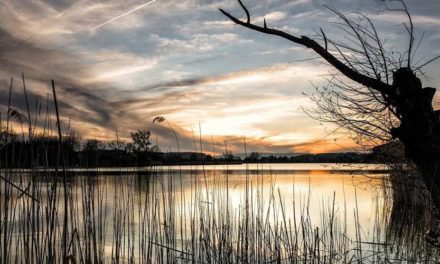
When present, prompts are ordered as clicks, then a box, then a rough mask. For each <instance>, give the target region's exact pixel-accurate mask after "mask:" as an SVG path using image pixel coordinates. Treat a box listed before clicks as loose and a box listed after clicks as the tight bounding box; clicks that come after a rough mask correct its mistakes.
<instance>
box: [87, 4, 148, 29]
mask: <svg viewBox="0 0 440 264" xmlns="http://www.w3.org/2000/svg"><path fill="white" fill-rule="evenodd" d="M156 1H157V0H151V1H150V2H148V3H145V4H142V5H140V6H137V7H135V8H133V9H131V10H130V11H127V12H125V13H124V14H121V15H119V16H117V17H114V18H112V19H110V20H109V21H106V22H104V23H102V24H99V25H97V26H94V27H92V28H91V29H90V30H94V29H98V28H100V27H102V26H104V25H106V24H108V23H111V22H113V21H115V20H117V19H120V18H121V17H124V16H126V15H129V14H131V13H133V12H134V11H136V10H138V9H141V8H143V7H146V6H149V5H151V4H152V3H154V2H156Z"/></svg>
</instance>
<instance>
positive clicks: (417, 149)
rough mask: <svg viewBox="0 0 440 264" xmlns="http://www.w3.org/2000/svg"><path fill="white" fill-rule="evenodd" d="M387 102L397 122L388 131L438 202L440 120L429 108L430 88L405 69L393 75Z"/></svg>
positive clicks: (439, 185) (431, 90)
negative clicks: (395, 126)
mask: <svg viewBox="0 0 440 264" xmlns="http://www.w3.org/2000/svg"><path fill="white" fill-rule="evenodd" d="M393 80H394V81H393V87H394V89H393V93H392V94H390V96H389V97H388V103H389V104H391V105H392V106H394V107H395V108H396V113H397V114H398V115H400V117H401V124H400V126H399V127H398V128H394V129H392V131H391V134H392V136H393V137H396V138H398V139H399V140H400V141H401V142H402V143H403V145H404V146H405V154H406V156H407V158H408V159H409V160H410V161H413V162H414V164H415V165H416V166H417V168H418V169H419V170H420V173H421V174H422V177H423V180H424V182H425V184H426V187H427V189H428V190H429V191H430V193H431V196H432V199H433V201H434V203H435V205H436V206H439V205H440V119H439V115H438V113H439V112H438V111H434V109H433V107H432V98H433V96H434V93H435V89H434V88H422V83H421V81H420V79H419V78H417V77H416V76H415V74H414V73H413V71H411V70H410V69H408V68H401V69H399V70H397V71H396V72H395V73H394V76H393Z"/></svg>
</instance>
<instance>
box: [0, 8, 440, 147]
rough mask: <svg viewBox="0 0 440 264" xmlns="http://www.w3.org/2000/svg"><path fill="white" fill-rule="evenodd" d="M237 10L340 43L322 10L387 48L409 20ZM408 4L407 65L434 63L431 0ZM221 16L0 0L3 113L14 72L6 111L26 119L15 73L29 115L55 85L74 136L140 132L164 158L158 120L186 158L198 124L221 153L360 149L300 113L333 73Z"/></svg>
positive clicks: (437, 22)
mask: <svg viewBox="0 0 440 264" xmlns="http://www.w3.org/2000/svg"><path fill="white" fill-rule="evenodd" d="M244 2H245V3H246V5H247V6H248V7H249V9H250V11H251V13H252V15H253V16H252V22H254V23H257V24H262V23H263V17H265V18H266V21H267V23H268V25H269V26H271V27H275V28H278V29H282V30H285V31H287V32H289V33H292V34H295V35H307V36H310V37H313V36H314V35H315V34H316V32H319V29H320V28H323V30H325V31H326V32H328V33H327V34H328V37H336V38H338V37H341V34H342V33H341V31H338V30H336V29H335V27H334V24H333V23H331V22H334V21H336V18H335V15H334V14H333V13H331V12H330V11H329V10H328V9H326V8H325V7H324V5H328V6H332V7H335V8H336V9H338V10H340V11H341V12H343V13H348V12H361V13H363V14H366V15H368V16H369V17H370V18H371V19H372V20H373V21H374V23H375V24H376V26H377V29H378V31H379V32H380V33H381V36H382V38H383V39H384V40H386V46H387V47H389V48H393V49H394V50H396V51H399V50H400V51H401V50H404V49H405V47H406V45H407V39H408V34H407V33H406V31H405V28H404V27H403V26H402V23H403V22H405V21H406V20H405V19H406V17H405V16H404V15H403V14H401V13H396V12H391V11H384V5H383V4H382V3H381V1H377V0H270V1H269V0H268V1H261V0H244ZM406 2H407V4H408V8H409V10H410V12H411V13H412V15H413V19H414V23H415V26H416V29H417V32H416V36H417V37H420V36H422V34H423V32H425V33H424V38H423V41H422V43H421V45H420V47H419V48H418V51H417V54H416V57H415V61H416V62H417V61H419V60H420V62H424V61H426V60H428V59H430V58H433V57H435V56H437V55H440V45H439V44H440V1H438V0H423V1H420V0H408V1H406ZM218 8H223V9H225V10H228V11H230V12H232V13H233V14H234V15H236V16H239V17H243V16H244V14H243V12H242V10H241V9H240V7H239V5H238V4H237V2H236V1H235V0H218V1H214V0H156V1H154V0H153V1H142V0H127V1H116V0H109V1H98V0H96V1H94V0H93V1H90V0H87V1H86V0H73V1H70V0H44V1H43V0H33V1H29V0H0V80H1V85H0V92H1V97H0V111H1V113H2V116H3V117H4V115H5V114H6V111H7V94H8V89H9V82H10V78H11V77H12V76H14V79H15V81H14V90H13V98H12V103H13V106H14V107H15V108H17V109H19V110H21V111H23V112H25V111H26V110H25V109H26V108H25V101H24V96H23V88H22V84H21V73H22V72H24V74H25V77H26V81H27V83H26V85H27V88H28V96H29V98H30V100H31V105H32V107H33V108H32V109H35V101H36V100H39V101H40V102H43V103H44V104H45V101H46V96H47V93H48V92H50V80H51V79H54V80H55V82H56V85H57V91H58V97H59V98H58V99H59V103H60V111H61V116H62V126H63V129H66V128H67V124H68V120H69V118H71V129H72V130H74V131H75V132H77V133H78V134H80V135H81V136H82V138H84V139H85V138H97V139H103V140H113V139H115V137H116V136H115V130H116V129H117V130H118V132H119V136H120V137H121V138H125V139H127V138H128V137H129V132H130V131H133V130H136V129H148V130H151V131H152V134H153V141H156V140H157V141H158V143H159V145H160V147H161V148H162V149H163V150H165V151H168V150H171V151H175V150H176V143H175V139H174V136H173V134H172V132H171V131H170V129H169V127H168V126H167V124H166V123H160V124H157V123H156V124H153V123H152V121H153V118H154V117H156V116H164V117H165V118H166V119H167V120H168V121H169V123H170V124H171V125H172V127H173V128H174V129H175V131H176V132H177V134H178V136H179V141H180V144H181V146H182V149H183V150H194V144H193V134H194V136H195V138H196V140H197V142H198V140H199V127H200V128H201V132H202V141H203V142H204V145H203V148H204V150H207V151H211V148H212V145H211V143H212V141H214V142H215V144H216V148H217V149H220V148H222V147H223V145H224V143H223V142H224V141H225V140H226V141H227V144H228V147H230V148H231V149H232V150H233V151H234V152H244V149H243V138H245V139H246V145H247V151H248V152H250V151H260V152H314V153H316V152H333V151H346V150H357V149H359V148H358V147H357V146H356V145H354V143H353V142H351V140H350V139H349V138H348V135H347V133H345V132H344V131H340V132H338V133H334V134H331V135H329V132H330V131H332V130H333V128H334V126H333V125H331V124H320V123H319V122H317V121H315V120H313V119H312V118H310V117H309V116H307V115H306V114H305V113H304V111H303V110H302V109H303V108H306V109H310V108H313V103H312V102H311V101H310V100H309V99H308V98H307V96H306V95H304V94H303V93H305V94H310V93H312V92H313V90H314V89H313V86H314V85H318V86H323V85H325V84H326V77H328V75H329V73H330V71H331V70H332V69H331V67H329V66H328V65H326V64H324V63H323V61H322V60H320V59H316V55H315V54H314V53H313V52H312V51H310V50H307V49H305V48H303V47H301V46H298V45H294V44H291V43H289V42H288V41H286V40H282V39H279V38H277V37H273V36H267V35H263V34H261V33H258V32H253V31H250V30H248V29H245V28H242V27H240V26H236V25H234V24H233V23H231V22H229V21H228V19H227V18H225V17H224V16H223V15H222V14H221V13H220V12H219V11H218ZM338 34H339V35H338ZM423 70H424V73H425V75H424V76H421V78H422V81H423V84H424V86H432V87H439V84H440V63H439V62H434V63H432V64H430V65H429V66H427V67H425V68H424V69H423ZM437 98H438V97H437ZM44 104H43V105H44ZM44 107H45V105H44ZM33 112H35V110H33ZM41 119H42V118H40V121H41ZM199 124H200V125H199ZM41 125H42V123H41V124H40V126H41ZM218 151H219V152H220V151H222V150H218Z"/></svg>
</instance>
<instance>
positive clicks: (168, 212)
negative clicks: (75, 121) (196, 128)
mask: <svg viewBox="0 0 440 264" xmlns="http://www.w3.org/2000/svg"><path fill="white" fill-rule="evenodd" d="M2 173H6V174H7V175H6V176H7V177H8V178H9V179H10V180H11V181H13V182H16V183H17V184H18V185H19V186H21V187H22V188H24V189H29V191H30V192H31V193H32V194H33V195H35V197H36V198H37V199H38V201H39V202H36V201H34V200H32V199H30V198H29V197H27V196H24V195H22V194H21V193H20V192H19V191H17V190H15V189H14V188H12V187H11V186H10V185H8V184H5V183H3V184H2V186H1V187H2V188H1V193H0V202H1V204H2V205H3V206H2V207H1V210H0V216H1V219H2V225H1V230H0V236H1V242H0V247H1V249H2V254H1V263H58V262H63V261H64V262H68V263H185V262H188V263H271V262H274V263H353V262H357V263H380V262H387V261H390V262H396V261H399V262H407V261H408V262H417V261H420V262H427V261H439V255H438V254H439V251H438V250H436V249H435V248H429V246H427V245H426V244H425V243H424V239H423V236H417V234H415V233H411V234H409V233H408V234H405V233H403V234H399V235H398V236H394V235H392V234H391V233H388V231H389V230H390V227H389V226H388V223H389V222H387V220H389V214H388V215H384V214H383V211H382V208H383V206H384V204H383V203H380V202H379V203H376V208H375V210H373V212H375V214H374V215H372V217H373V218H374V219H375V221H374V223H375V226H374V229H373V233H372V234H368V235H367V234H366V233H365V232H366V231H365V228H366V227H363V226H362V225H361V219H360V217H359V210H365V208H364V209H361V208H359V207H356V208H355V209H354V210H353V211H347V210H346V209H343V208H339V205H338V204H337V203H336V201H335V196H334V195H333V196H331V197H329V199H328V200H323V201H322V206H321V209H320V210H319V212H320V214H319V216H318V218H319V219H313V218H312V217H313V216H314V217H317V215H315V214H311V213H310V211H311V210H314V209H313V208H310V207H309V206H310V205H309V204H310V199H312V196H311V195H310V193H304V194H303V196H301V197H302V198H300V199H299V200H298V199H297V198H296V199H292V204H286V202H285V201H286V200H287V199H286V196H285V195H283V193H282V192H281V191H280V189H277V187H276V185H275V183H276V179H275V177H276V175H275V174H274V173H273V174H271V173H270V172H268V171H264V170H262V171H260V172H258V173H257V174H252V175H250V174H249V173H246V172H244V174H243V175H242V176H241V178H240V176H237V175H235V176H234V177H233V178H230V179H229V180H228V181H226V178H229V177H230V175H229V174H228V173H227V172H226V171H221V170H218V171H203V170H202V171H192V172H191V173H189V174H183V175H182V177H183V178H184V179H183V183H184V184H186V186H182V185H181V184H180V181H176V180H175V179H178V178H177V177H178V175H179V173H180V172H179V169H174V168H168V169H165V168H160V169H151V171H148V172H147V173H146V174H137V173H135V172H132V173H129V174H125V175H100V176H82V175H77V176H75V177H73V176H72V177H70V178H69V182H68V183H69V184H68V188H69V189H68V192H67V196H68V204H69V208H68V211H69V219H68V221H67V222H68V226H67V227H65V226H64V223H65V222H64V220H63V219H64V217H65V215H64V212H65V208H64V195H63V192H60V190H58V191H57V192H58V193H55V189H54V188H53V177H54V175H53V174H52V173H51V172H36V171H33V172H28V171H13V172H11V171H9V172H7V171H3V172H2ZM31 174H34V175H31ZM203 174H205V175H203ZM237 184H242V186H241V187H240V188H244V189H243V190H242V192H239V193H238V196H237V192H236V191H235V190H234V186H235V185H237ZM292 188H295V187H292ZM295 191H296V190H295ZM226 192H228V193H229V194H230V196H229V197H228V196H226ZM181 194H182V195H181ZM292 195H293V194H292ZM182 197H184V199H182ZM354 199H356V198H354ZM289 200H290V199H289ZM350 219H351V220H350ZM63 230H68V233H67V247H66V253H65V254H66V257H64V252H63V250H62V247H61V245H62V243H63V239H64V235H63ZM406 230H409V229H406Z"/></svg>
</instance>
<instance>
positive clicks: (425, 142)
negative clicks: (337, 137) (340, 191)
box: [220, 0, 440, 204]
mask: <svg viewBox="0 0 440 264" xmlns="http://www.w3.org/2000/svg"><path fill="white" fill-rule="evenodd" d="M395 2H398V3H399V4H400V6H401V8H398V9H389V10H391V11H398V12H403V13H404V14H405V15H406V16H407V18H408V23H406V24H405V28H406V30H407V32H408V36H409V41H408V46H407V49H406V50H405V51H404V52H400V53H399V52H394V51H392V50H388V51H387V50H386V49H385V48H384V43H383V42H382V40H381V39H380V37H379V34H378V32H377V30H376V28H375V26H374V24H373V22H372V21H371V20H370V19H369V18H368V17H366V16H364V15H362V14H355V19H353V18H352V17H351V16H350V17H349V16H346V15H344V14H342V13H340V12H339V11H338V10H336V9H334V8H331V7H328V9H329V10H330V11H331V12H333V13H335V14H336V15H337V16H338V17H339V19H340V22H337V23H335V26H336V27H338V28H339V29H340V30H342V31H343V32H344V37H345V41H338V40H332V39H330V38H328V37H327V35H326V34H325V33H324V31H323V30H322V29H321V30H320V33H319V34H317V40H314V39H312V38H310V37H307V36H295V35H291V34H289V33H286V32H284V31H281V30H277V29H275V28H271V27H269V26H268V25H267V23H266V20H264V22H263V25H262V26H259V25H256V24H253V23H252V22H251V15H250V12H249V10H248V9H247V8H246V6H245V5H244V4H243V2H242V1H241V0H238V3H239V4H240V6H241V8H242V9H243V10H244V12H245V14H246V19H245V20H240V19H239V18H237V17H235V16H233V15H231V14H230V13H228V12H226V11H224V10H222V9H220V11H221V12H222V13H223V14H224V15H225V16H227V17H228V18H229V19H230V20H232V21H233V22H235V23H236V24H238V25H241V26H243V27H246V28H248V29H251V30H255V31H258V32H261V33H264V34H269V35H275V36H278V37H281V38H284V39H286V40H288V41H291V42H293V43H295V44H299V45H302V46H305V47H306V48H309V49H312V50H313V51H314V52H315V53H317V54H318V55H319V56H320V57H321V58H322V59H324V60H325V61H326V62H327V63H329V64H330V65H331V66H333V68H334V69H336V70H337V73H333V74H332V75H331V78H329V82H328V85H327V86H326V87H323V88H320V87H316V91H317V93H316V94H315V95H314V96H312V97H311V98H312V99H313V100H314V101H315V102H316V105H317V109H316V112H315V114H317V115H314V116H315V117H316V118H318V119H319V120H322V121H327V122H334V123H336V124H338V125H339V126H341V127H344V128H347V129H348V130H349V131H351V132H353V133H354V135H355V137H354V138H355V139H356V140H357V142H358V143H361V144H364V145H370V146H372V145H377V144H382V143H385V142H389V141H391V140H399V141H400V142H401V143H402V144H403V145H404V148H405V155H406V156H407V158H408V159H409V160H410V161H411V162H413V163H414V164H415V165H416V167H417V168H418V169H419V170H420V172H421V175H422V176H423V181H424V183H425V185H426V186H427V188H428V190H429V191H430V193H431V196H432V198H433V200H434V202H435V204H440V118H439V114H440V112H439V111H435V110H434V108H433V106H432V100H433V97H434V94H435V91H436V89H435V88H430V87H426V88H423V86H422V83H421V81H420V79H419V78H418V77H417V76H416V74H417V73H418V72H419V70H420V68H421V67H423V66H425V65H426V64H427V63H429V62H432V61H433V60H434V59H437V58H438V57H436V58H434V59H432V60H430V61H428V62H426V63H424V64H421V65H419V66H414V65H413V57H414V53H415V51H416V50H417V47H418V45H417V44H416V43H415V37H414V26H413V22H412V18H411V15H410V13H409V11H408V9H407V6H406V4H405V2H404V1H403V0H395ZM318 41H319V42H321V43H322V44H320V43H318ZM415 44H416V45H415Z"/></svg>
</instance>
